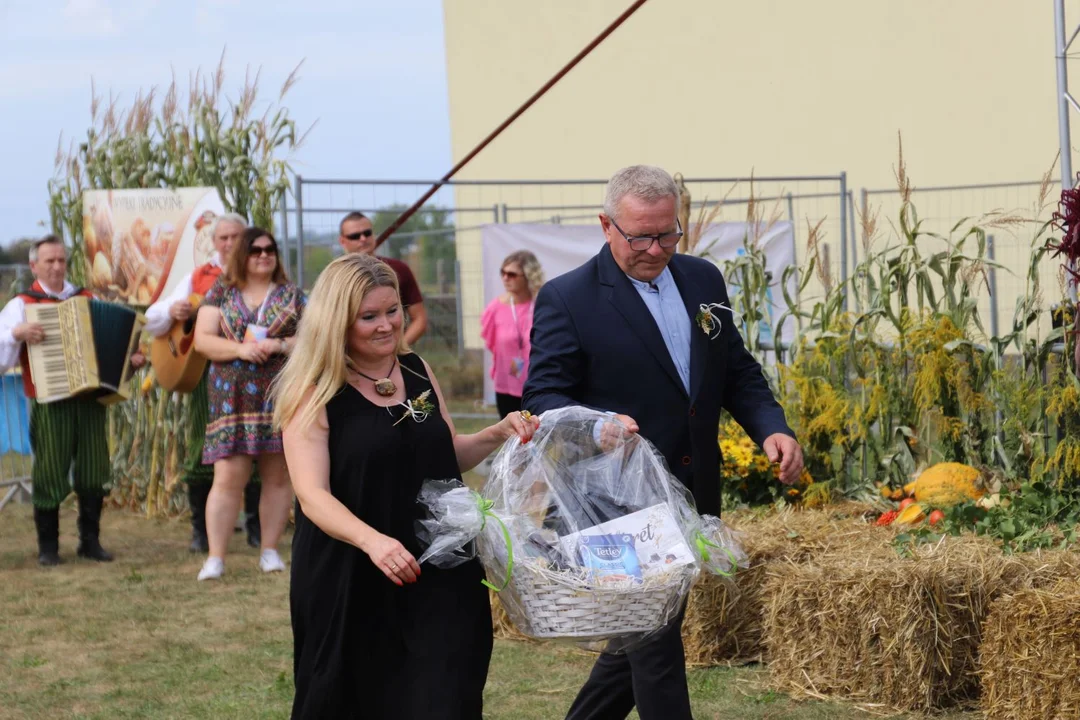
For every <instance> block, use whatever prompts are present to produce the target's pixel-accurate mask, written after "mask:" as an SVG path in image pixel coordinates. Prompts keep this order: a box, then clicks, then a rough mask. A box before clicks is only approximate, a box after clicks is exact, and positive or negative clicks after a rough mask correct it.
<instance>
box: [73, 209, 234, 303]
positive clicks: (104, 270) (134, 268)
mask: <svg viewBox="0 0 1080 720" xmlns="http://www.w3.org/2000/svg"><path fill="white" fill-rule="evenodd" d="M224 212H225V205H224V204H223V203H222V202H221V198H220V197H219V196H218V192H217V190H216V189H215V188H178V189H176V190H161V189H153V190H88V191H87V192H85V193H83V238H84V240H85V247H86V263H87V268H86V270H87V272H86V277H87V279H88V281H87V288H88V289H89V290H91V291H93V292H94V294H95V295H97V296H98V297H100V298H103V299H105V300H111V301H113V302H123V303H128V304H130V305H138V306H142V307H145V306H147V305H150V304H151V303H153V302H155V301H156V300H157V299H158V298H159V297H161V296H163V295H164V294H167V293H169V292H170V291H171V290H172V289H173V287H174V286H175V285H176V284H177V283H178V282H180V280H181V279H182V278H183V277H184V276H185V275H187V274H188V273H190V272H192V271H193V270H194V269H195V268H196V267H198V266H199V265H202V264H204V263H206V262H208V261H209V260H210V257H211V255H213V253H214V244H213V237H212V236H211V234H210V226H211V225H212V223H213V222H214V219H215V218H217V217H218V216H219V215H221V214H223V213H224Z"/></svg>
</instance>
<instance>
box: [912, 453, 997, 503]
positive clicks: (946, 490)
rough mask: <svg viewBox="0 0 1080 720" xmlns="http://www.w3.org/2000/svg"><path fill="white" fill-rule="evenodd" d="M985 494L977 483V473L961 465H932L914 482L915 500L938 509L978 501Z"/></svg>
mask: <svg viewBox="0 0 1080 720" xmlns="http://www.w3.org/2000/svg"><path fill="white" fill-rule="evenodd" d="M985 494H986V491H985V490H984V489H983V487H982V484H981V482H980V481H979V471H978V470H976V469H975V468H973V467H971V466H970V465H964V464H962V463H952V462H946V463H938V464H937V465H932V466H931V467H929V468H927V469H926V470H924V471H923V473H922V474H921V475H919V479H918V480H916V481H915V499H916V500H917V501H918V502H921V503H929V504H931V505H935V506H940V507H948V506H950V505H956V504H957V503H961V502H964V501H965V500H978V499H979V498H981V497H982V496H983V495H985Z"/></svg>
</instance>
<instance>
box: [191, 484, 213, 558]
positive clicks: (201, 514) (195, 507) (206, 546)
mask: <svg viewBox="0 0 1080 720" xmlns="http://www.w3.org/2000/svg"><path fill="white" fill-rule="evenodd" d="M209 495H210V485H209V484H199V485H188V505H189V506H191V545H189V546H188V551H190V552H193V553H208V552H210V541H209V540H208V539H207V537H206V498H207V497H209Z"/></svg>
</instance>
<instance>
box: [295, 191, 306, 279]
mask: <svg viewBox="0 0 1080 720" xmlns="http://www.w3.org/2000/svg"><path fill="white" fill-rule="evenodd" d="M296 284H297V285H299V286H300V289H301V290H303V289H304V179H303V178H302V177H300V175H299V174H298V175H297V176H296Z"/></svg>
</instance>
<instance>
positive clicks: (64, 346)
mask: <svg viewBox="0 0 1080 720" xmlns="http://www.w3.org/2000/svg"><path fill="white" fill-rule="evenodd" d="M26 320H27V322H33V323H38V324H40V325H41V326H42V327H43V328H44V330H45V339H44V340H43V341H42V342H39V343H35V344H33V345H30V346H28V347H27V354H28V356H29V357H28V359H29V365H30V375H31V378H32V379H33V382H34V385H35V387H36V389H37V401H38V402H39V403H49V402H55V401H57V400H64V399H66V398H70V397H75V396H88V397H93V398H96V399H97V400H98V402H100V403H102V404H103V405H112V404H114V403H117V402H122V401H123V400H126V399H128V397H129V396H130V394H131V383H130V382H129V381H130V380H131V375H132V370H133V368H132V365H131V356H132V355H133V354H134V353H135V352H136V351H137V350H138V349H139V338H140V335H141V334H142V328H143V325H145V324H146V318H145V317H144V316H143V315H141V314H140V313H138V312H136V311H135V310H133V309H131V308H130V307H127V306H126V305H120V304H118V303H111V302H105V301H102V300H97V299H94V298H91V297H86V296H85V295H77V296H75V297H72V298H69V299H67V300H64V301H63V302H58V303H40V304H29V305H27V306H26Z"/></svg>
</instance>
